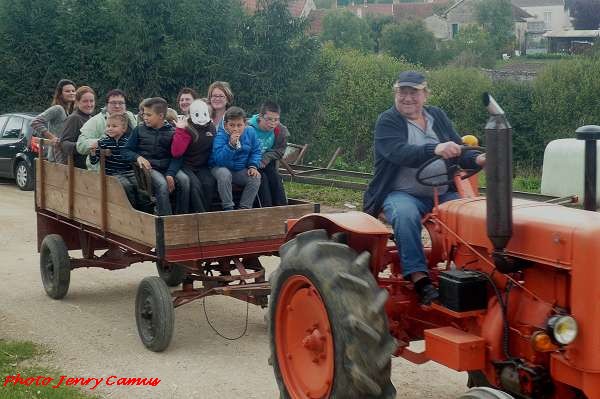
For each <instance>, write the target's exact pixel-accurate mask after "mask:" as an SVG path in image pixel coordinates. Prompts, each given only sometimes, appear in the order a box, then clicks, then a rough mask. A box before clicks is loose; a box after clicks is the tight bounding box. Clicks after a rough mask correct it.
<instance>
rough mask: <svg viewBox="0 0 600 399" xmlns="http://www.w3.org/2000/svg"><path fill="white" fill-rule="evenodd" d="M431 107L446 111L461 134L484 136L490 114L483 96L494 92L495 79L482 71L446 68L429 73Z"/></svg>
mask: <svg viewBox="0 0 600 399" xmlns="http://www.w3.org/2000/svg"><path fill="white" fill-rule="evenodd" d="M428 80H429V87H430V89H431V96H430V98H429V100H428V102H429V104H432V105H437V106H439V107H440V108H442V109H443V110H444V111H446V113H447V114H448V117H450V120H452V121H453V122H454V127H455V128H456V130H457V131H458V132H459V133H460V134H461V135H463V134H475V135H477V136H479V137H482V132H483V126H484V125H485V121H486V120H487V113H486V111H485V108H484V107H483V104H482V102H481V101H482V100H481V98H482V97H481V96H482V94H483V93H484V92H486V91H490V89H491V87H492V82H491V80H490V79H489V78H488V77H487V76H486V75H485V74H483V73H482V72H481V71H479V70H478V69H474V68H471V69H468V68H467V69H464V68H444V69H440V70H437V71H433V72H431V73H430V74H429V78H428Z"/></svg>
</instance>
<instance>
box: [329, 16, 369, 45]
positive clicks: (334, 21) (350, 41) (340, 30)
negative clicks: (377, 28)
mask: <svg viewBox="0 0 600 399" xmlns="http://www.w3.org/2000/svg"><path fill="white" fill-rule="evenodd" d="M321 39H322V40H323V42H331V43H333V45H334V46H335V47H337V48H343V49H351V48H352V49H357V50H362V51H373V48H374V46H375V44H374V42H373V39H372V38H371V28H370V27H369V24H368V23H367V22H366V21H365V20H364V19H361V18H359V17H357V16H356V15H354V14H353V13H351V12H350V11H348V10H346V9H338V10H334V11H331V12H329V13H327V15H325V17H324V18H323V32H322V33H321Z"/></svg>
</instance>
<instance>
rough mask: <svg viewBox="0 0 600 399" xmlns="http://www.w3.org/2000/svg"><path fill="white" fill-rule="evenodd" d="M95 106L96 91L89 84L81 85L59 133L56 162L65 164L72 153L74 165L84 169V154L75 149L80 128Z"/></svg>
mask: <svg viewBox="0 0 600 399" xmlns="http://www.w3.org/2000/svg"><path fill="white" fill-rule="evenodd" d="M95 108H96V93H95V92H94V90H93V89H92V88H91V87H89V86H81V87H80V88H79V89H77V92H76V93H75V111H74V112H73V113H72V114H71V115H69V117H68V118H67V119H66V120H65V123H64V126H63V130H62V132H61V133H60V135H59V137H58V138H59V145H58V147H57V150H56V153H55V157H56V162H59V163H62V164H67V163H68V161H69V156H70V155H73V161H74V164H75V167H77V168H81V169H85V168H86V166H85V158H86V157H87V154H86V155H81V154H79V153H78V152H77V151H75V145H76V144H77V139H78V138H79V135H80V134H81V132H80V129H81V127H82V126H83V124H84V123H85V122H87V121H88V119H90V117H91V116H92V114H93V113H94V109H95Z"/></svg>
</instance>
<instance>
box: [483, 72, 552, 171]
mask: <svg viewBox="0 0 600 399" xmlns="http://www.w3.org/2000/svg"><path fill="white" fill-rule="evenodd" d="M491 94H492V96H494V98H495V99H496V101H497V102H498V104H500V106H501V107H502V109H504V112H506V117H507V119H508V121H509V122H510V124H511V126H512V128H513V160H514V163H515V167H516V168H519V169H523V168H535V167H541V166H542V161H543V159H544V148H545V144H544V138H543V137H542V135H541V133H540V132H539V131H537V130H536V127H535V126H536V116H535V114H534V113H533V112H531V107H532V104H533V86H532V84H531V83H528V82H514V81H499V82H495V83H494V87H493V89H492V92H491Z"/></svg>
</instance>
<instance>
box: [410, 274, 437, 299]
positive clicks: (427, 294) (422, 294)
mask: <svg viewBox="0 0 600 399" xmlns="http://www.w3.org/2000/svg"><path fill="white" fill-rule="evenodd" d="M414 284H415V291H417V294H419V299H420V301H421V303H422V304H423V305H431V303H432V302H433V301H435V300H436V299H438V298H439V297H440V294H439V292H438V290H437V288H435V286H434V285H433V284H432V283H431V280H430V279H429V277H425V278H422V279H420V280H419V281H417V282H415V283H414Z"/></svg>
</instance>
